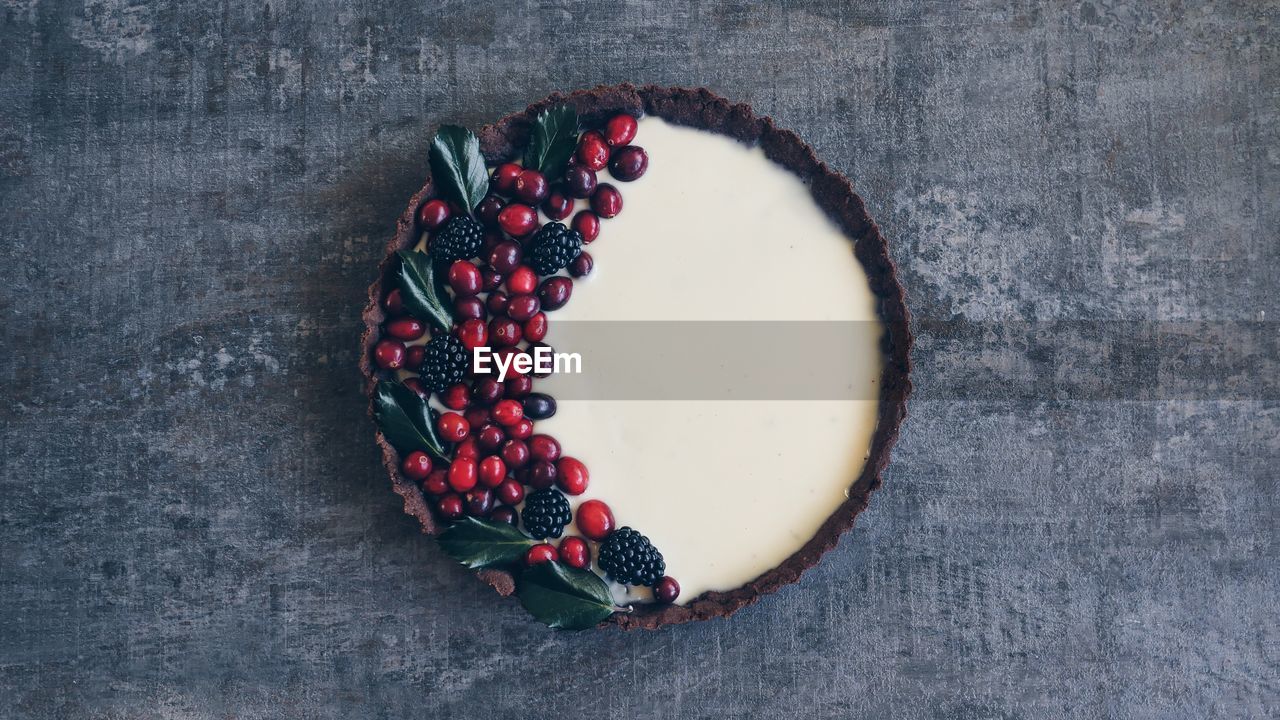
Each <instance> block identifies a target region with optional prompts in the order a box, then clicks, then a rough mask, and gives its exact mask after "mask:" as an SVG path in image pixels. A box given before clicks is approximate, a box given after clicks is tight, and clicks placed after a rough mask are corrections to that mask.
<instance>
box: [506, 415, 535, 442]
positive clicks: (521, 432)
mask: <svg viewBox="0 0 1280 720" xmlns="http://www.w3.org/2000/svg"><path fill="white" fill-rule="evenodd" d="M507 435H508V436H510V437H513V438H516V439H517V440H528V439H529V436H530V435H533V421H532V420H530V419H529V418H520V422H518V423H516V424H515V425H512V426H511V427H509V428H507Z"/></svg>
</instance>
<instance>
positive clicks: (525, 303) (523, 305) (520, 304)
mask: <svg viewBox="0 0 1280 720" xmlns="http://www.w3.org/2000/svg"><path fill="white" fill-rule="evenodd" d="M541 309H542V308H541V307H540V306H539V303H538V298H536V297H534V296H533V295H516V296H515V297H513V298H511V302H509V303H507V316H508V317H510V318H511V319H512V320H515V321H516V322H524V321H525V320H528V319H529V318H531V317H533V316H534V315H537V314H538V311H539V310H541ZM415 322H416V321H415Z"/></svg>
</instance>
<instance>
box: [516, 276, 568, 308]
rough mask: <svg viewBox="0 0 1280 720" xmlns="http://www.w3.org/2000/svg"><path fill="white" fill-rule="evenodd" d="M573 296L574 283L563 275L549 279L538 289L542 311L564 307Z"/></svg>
mask: <svg viewBox="0 0 1280 720" xmlns="http://www.w3.org/2000/svg"><path fill="white" fill-rule="evenodd" d="M572 295H573V281H572V280H570V279H569V278H567V277H564V276H563V275H556V276H555V277H549V278H547V279H546V280H543V281H542V285H540V286H539V287H538V299H539V300H541V301H542V303H541V305H542V309H543V310H546V311H547V312H551V311H553V310H559V309H560V308H562V307H564V306H565V303H567V302H569V298H570V296H572ZM512 317H514V316H512ZM530 317H532V316H530Z"/></svg>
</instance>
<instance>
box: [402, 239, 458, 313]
mask: <svg viewBox="0 0 1280 720" xmlns="http://www.w3.org/2000/svg"><path fill="white" fill-rule="evenodd" d="M398 254H399V255H400V270H399V272H397V273H396V281H397V283H398V284H399V285H400V294H401V295H402V296H403V302H404V304H405V306H406V307H407V308H409V313H410V314H412V315H414V316H415V317H420V318H426V319H427V320H429V321H430V322H431V323H432V324H434V325H435V326H436V327H437V328H439V329H440V330H443V331H444V332H448V331H449V329H450V328H451V327H452V326H453V313H452V312H450V311H449V306H447V305H445V303H444V300H443V299H442V298H443V297H444V296H443V295H442V294H441V290H440V288H441V285H440V283H439V282H438V281H437V279H436V276H435V274H436V271H435V265H434V263H432V262H431V257H430V256H428V255H427V254H426V253H422V252H418V251H416V250H401V251H400V252H399V253H398Z"/></svg>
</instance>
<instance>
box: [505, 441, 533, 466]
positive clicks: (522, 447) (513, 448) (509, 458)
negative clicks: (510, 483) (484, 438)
mask: <svg viewBox="0 0 1280 720" xmlns="http://www.w3.org/2000/svg"><path fill="white" fill-rule="evenodd" d="M500 454H501V455H502V459H503V460H504V461H505V462H506V463H507V467H509V468H511V469H513V470H514V469H516V468H522V467H524V465H525V463H527V462H529V446H528V445H527V444H525V441H524V440H516V439H512V440H508V441H506V442H504V443H502V450H501V451H500Z"/></svg>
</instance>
